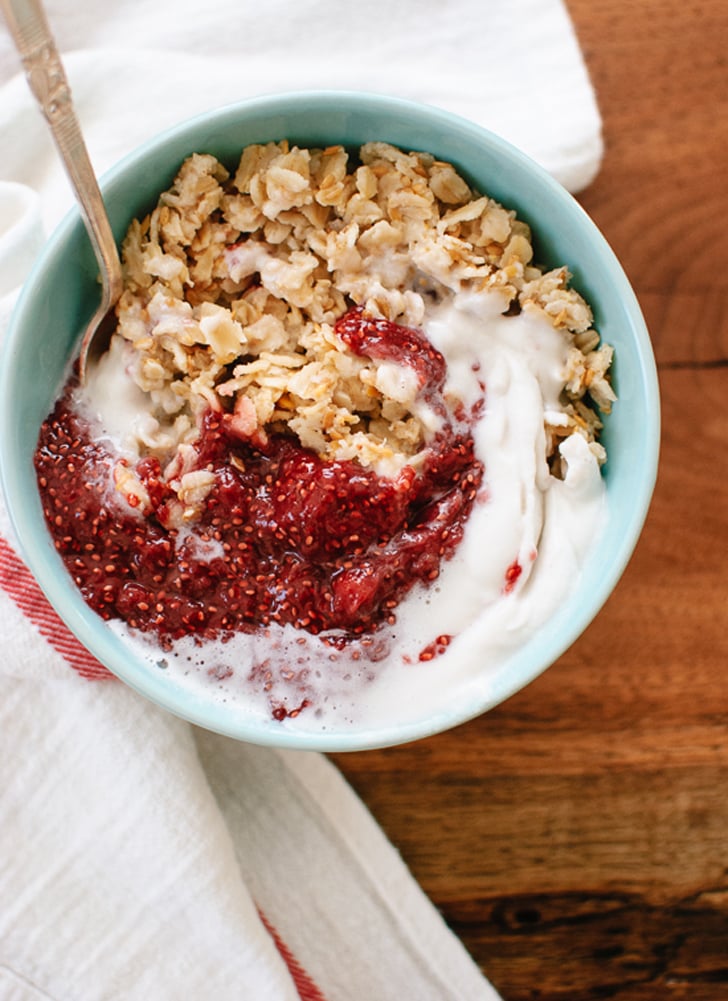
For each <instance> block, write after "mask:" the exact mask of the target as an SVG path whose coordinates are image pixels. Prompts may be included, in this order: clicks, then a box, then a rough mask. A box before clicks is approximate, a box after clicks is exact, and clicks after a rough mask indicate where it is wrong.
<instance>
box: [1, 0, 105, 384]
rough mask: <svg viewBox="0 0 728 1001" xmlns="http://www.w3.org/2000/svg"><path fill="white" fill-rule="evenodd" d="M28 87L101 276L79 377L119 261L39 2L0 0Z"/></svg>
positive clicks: (95, 343)
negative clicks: (65, 176)
mask: <svg viewBox="0 0 728 1001" xmlns="http://www.w3.org/2000/svg"><path fill="white" fill-rule="evenodd" d="M0 7H1V8H2V10H3V13H4V15H5V18H6V20H7V23H8V27H9V29H10V33H11V34H12V36H13V39H14V41H15V46H16V48H17V50H18V52H19V54H20V58H21V60H22V62H23V66H24V68H25V75H26V77H27V79H28V83H29V85H30V89H31V90H32V91H33V94H34V95H35V97H36V100H37V101H38V104H39V106H40V109H41V111H42V112H43V115H44V116H45V118H46V121H47V122H48V124H49V126H50V129H51V133H52V135H53V139H54V141H55V144H56V147H57V149H58V152H59V153H60V155H61V159H62V161H63V165H64V167H65V168H66V172H67V174H68V177H69V179H70V181H71V185H72V187H73V191H74V194H75V196H76V199H77V201H78V204H79V207H80V209H81V215H82V216H83V221H84V223H85V224H86V229H87V231H88V235H89V237H90V239H91V244H92V246H93V250H94V253H95V255H96V259H97V261H98V264H99V268H100V272H101V302H100V303H99V306H98V309H97V310H96V312H95V313H94V315H93V316H92V318H91V320H90V322H89V324H88V326H87V327H86V330H85V331H84V334H83V338H82V340H81V351H80V355H79V377H80V379H81V382H84V380H85V378H86V371H87V364H88V362H89V359H90V357H91V356H92V354H97V353H100V351H101V350H102V349H103V347H104V346H105V344H104V338H103V337H101V336H99V337H98V338H97V336H96V335H97V332H99V333H102V332H103V333H105V334H108V327H109V324H108V322H107V321H108V319H109V317H110V314H111V312H112V310H113V307H114V306H115V305H116V302H117V300H118V298H119V296H120V295H121V289H122V280H121V263H120V261H119V253H118V251H117V249H116V242H115V240H114V235H113V233H112V232H111V226H110V224H109V218H108V216H107V214H106V209H105V207H104V202H103V199H102V197H101V192H100V190H99V186H98V183H97V181H96V176H95V174H94V170H93V167H92V166H91V161H90V159H89V155H88V151H87V149H86V144H85V143H84V140H83V135H82V133H81V127H80V125H79V123H78V119H77V117H76V112H75V111H74V108H73V103H72V100H71V90H70V88H69V86H68V81H67V79H66V74H65V72H64V69H63V64H62V63H61V57H60V55H59V54H58V49H57V48H56V43H55V41H54V39H53V35H52V34H51V31H50V28H49V27H48V22H47V20H46V16H45V12H44V11H43V7H42V6H41V3H40V0H0Z"/></svg>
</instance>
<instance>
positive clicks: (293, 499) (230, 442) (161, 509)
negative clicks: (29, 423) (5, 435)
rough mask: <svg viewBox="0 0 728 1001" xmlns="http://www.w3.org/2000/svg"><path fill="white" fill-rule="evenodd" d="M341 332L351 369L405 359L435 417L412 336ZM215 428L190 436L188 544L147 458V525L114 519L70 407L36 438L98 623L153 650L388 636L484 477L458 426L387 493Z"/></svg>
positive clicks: (283, 447) (271, 440) (384, 325)
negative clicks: (194, 494) (301, 635)
mask: <svg viewBox="0 0 728 1001" xmlns="http://www.w3.org/2000/svg"><path fill="white" fill-rule="evenodd" d="M336 329H337V333H339V335H340V336H341V338H342V340H343V341H344V342H345V343H347V345H348V346H349V347H350V348H351V350H353V351H354V352H355V353H357V354H367V355H369V356H373V357H378V358H390V357H393V356H397V357H401V358H402V359H403V360H404V362H405V363H406V364H407V365H409V366H411V367H412V369H413V370H414V371H415V373H416V375H417V379H418V383H419V386H420V391H421V393H422V395H423V396H424V397H425V398H426V399H427V400H428V402H429V405H430V406H431V407H432V409H433V410H434V411H436V412H440V413H443V414H444V413H446V407H445V405H444V402H443V401H442V398H441V393H442V386H443V382H444V378H445V363H444V359H443V357H442V355H441V354H440V353H439V352H437V351H435V350H434V348H432V346H431V345H430V344H429V343H428V342H427V340H426V339H425V338H424V337H423V336H422V334H421V333H420V332H418V331H416V330H412V329H409V328H405V327H403V326H401V325H397V324H393V323H390V322H388V321H384V320H381V319H374V318H371V317H367V316H366V315H365V314H364V313H363V312H362V311H361V310H359V309H355V310H351V311H350V312H348V313H347V314H346V315H345V316H344V317H342V318H341V320H340V321H339V323H338V324H337V328H336ZM226 416H227V415H226V414H225V413H215V412H213V411H211V410H208V411H206V412H205V413H204V414H203V415H202V417H201V420H200V428H199V438H198V439H197V441H196V442H195V444H194V448H195V451H196V453H197V460H196V468H199V469H204V470H206V471H211V472H213V473H214V477H215V483H214V486H213V487H212V489H211V490H210V492H209V493H208V495H207V498H206V501H205V505H204V510H203V511H202V513H201V515H200V517H199V518H198V520H197V521H196V523H195V525H194V532H193V533H192V532H190V531H188V530H187V529H185V528H181V529H180V528H176V527H171V526H170V519H169V505H170V501H171V500H172V498H173V493H172V490H171V488H170V486H169V484H168V483H167V482H166V481H165V478H164V475H163V472H162V467H161V464H160V461H159V459H158V458H155V457H145V458H142V459H140V460H139V462H138V463H137V464H136V468H135V472H136V474H137V476H138V477H139V479H140V480H141V482H142V483H143V484H144V486H145V488H146V491H147V493H148V496H149V499H150V504H149V508H150V509H149V510H148V511H147V512H146V513H145V515H144V516H143V517H140V515H139V513H138V512H137V511H136V510H135V509H134V507H133V506H132V505H131V504H129V505H128V510H127V512H126V513H125V512H124V511H123V509H121V508H120V505H119V504H118V503H116V504H114V505H110V504H109V500H108V486H107V484H106V482H105V479H104V478H103V477H101V476H99V469H100V468H104V467H106V468H107V469H108V468H110V467H111V465H112V463H113V461H114V460H113V456H111V455H110V454H109V453H108V452H107V451H106V450H105V449H104V447H103V445H102V444H99V443H98V442H94V441H92V440H91V439H90V437H89V428H88V426H87V425H86V424H85V422H84V420H83V419H82V418H81V417H79V416H78V414H77V413H75V412H74V410H73V407H72V404H71V401H70V393H69V392H67V393H66V394H65V395H64V397H63V398H62V399H61V400H60V401H59V403H58V405H57V406H56V409H55V411H54V413H53V414H52V416H51V417H50V418H49V419H48V420H47V421H46V422H45V423H44V424H43V427H42V429H41V434H40V440H39V443H38V449H37V452H36V457H35V463H36V469H37V475H38V482H39V485H40V489H41V494H42V498H43V505H44V512H45V516H46V520H47V522H48V525H49V528H50V530H51V532H52V534H53V537H54V540H55V544H56V548H57V549H58V551H59V553H60V554H61V556H62V558H63V560H64V562H65V564H66V566H67V567H68V570H69V572H70V573H71V575H72V577H73V579H74V581H75V582H76V584H77V586H78V587H79V589H80V590H81V593H82V594H83V596H84V598H85V600H86V601H87V602H88V604H89V605H90V606H91V607H92V608H94V609H95V610H96V611H97V612H98V613H99V614H100V615H102V616H103V617H104V618H107V619H108V618H112V617H115V618H121V619H123V620H124V621H125V622H127V623H128V624H129V625H130V626H131V627H132V628H135V629H139V630H142V631H146V632H148V631H151V632H154V633H156V635H157V636H158V637H159V639H160V640H161V641H162V642H163V643H166V642H169V641H171V640H176V639H179V638H181V637H182V636H185V635H190V634H194V635H198V636H200V637H212V636H217V635H219V634H220V633H227V632H235V631H238V630H244V631H251V630H256V629H258V628H259V627H261V626H268V625H269V624H270V623H271V622H275V623H279V624H290V625H292V626H294V627H296V628H298V629H305V630H307V631H308V632H310V633H313V634H318V633H321V632H331V631H333V630H336V631H337V642H339V643H340V642H342V641H345V640H346V638H347V636H348V637H351V636H359V635H362V634H364V633H367V632H371V631H372V630H374V629H375V628H376V627H377V626H378V625H379V624H380V623H382V622H383V621H388V622H389V623H390V624H391V623H392V622H393V621H394V610H395V608H396V606H397V604H398V602H399V600H400V599H401V598H402V596H403V595H404V594H405V593H406V592H407V591H408V590H409V589H410V588H411V587H412V586H413V585H414V584H415V583H417V582H423V583H429V582H432V581H433V580H435V579H436V578H437V577H438V575H439V571H440V563H441V561H442V560H443V559H447V558H448V557H449V556H451V555H452V553H453V552H454V550H455V548H456V547H457V545H458V543H459V542H460V540H461V538H462V533H463V526H464V523H465V521H466V519H467V517H468V514H469V512H470V509H471V507H472V504H473V501H474V499H475V497H476V494H477V491H478V488H479V486H480V483H481V480H482V475H483V468H482V464H481V463H480V462H479V461H478V460H477V459H476V458H475V456H474V452H473V439H472V435H471V434H470V431H469V427H468V422H467V421H456V422H454V423H453V422H447V423H445V424H444V426H443V429H442V430H441V431H440V432H439V433H438V434H437V436H436V437H435V438H434V440H433V442H432V444H431V445H430V447H429V449H428V451H427V455H426V457H425V459H424V461H423V463H422V466H421V468H420V470H419V471H417V472H415V470H414V469H413V468H412V467H411V466H404V467H403V469H402V470H401V472H400V473H399V474H398V475H397V476H396V477H395V478H385V477H382V476H379V475H377V474H376V473H375V472H374V471H372V470H370V469H365V468H363V467H361V466H360V465H359V464H358V463H356V462H354V461H327V460H323V459H321V458H320V457H319V456H318V455H316V454H315V453H314V452H312V451H311V450H309V449H305V448H303V447H302V446H301V445H300V444H299V443H298V442H297V441H296V440H295V439H293V438H292V437H291V436H285V435H280V434H278V435H267V436H266V437H265V439H264V440H258V441H257V442H255V443H253V442H251V441H245V440H241V439H240V437H238V436H237V435H236V433H235V431H234V424H231V423H230V422H229V421H226V419H225V418H226ZM132 499H133V498H132Z"/></svg>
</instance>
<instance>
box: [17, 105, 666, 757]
mask: <svg viewBox="0 0 728 1001" xmlns="http://www.w3.org/2000/svg"><path fill="white" fill-rule="evenodd" d="M283 138H287V139H289V140H290V141H291V142H295V143H298V144H300V145H307V146H326V145H330V144H332V143H343V144H344V145H346V146H351V147H356V146H359V145H361V144H362V143H364V142H368V141H372V140H383V141H387V142H391V143H394V144H396V145H398V146H400V147H402V148H405V149H415V150H427V151H429V152H431V153H434V154H435V155H436V156H438V157H440V158H442V159H446V160H449V161H451V162H452V163H454V164H455V165H456V167H457V168H458V169H459V170H460V171H461V172H462V174H463V175H464V176H465V177H466V178H467V179H468V180H469V182H470V183H471V184H472V185H473V186H474V187H475V188H476V189H478V190H480V191H482V192H485V193H487V194H489V195H491V196H492V197H494V198H495V199H496V200H498V201H501V202H502V203H503V204H504V205H506V206H508V207H509V208H513V209H515V210H516V211H517V212H518V214H519V216H520V217H521V218H523V219H524V220H525V221H527V222H529V223H530V224H531V225H532V229H533V232H534V244H535V248H536V259H537V261H538V263H540V264H544V265H546V266H557V265H562V264H566V265H567V266H568V267H569V269H570V270H571V271H572V273H573V275H574V280H573V284H574V286H575V287H576V288H578V289H579V291H580V292H581V293H582V294H583V295H584V296H585V298H586V299H587V300H588V301H589V302H590V303H591V305H592V307H593V309H594V313H595V324H596V326H597V329H598V330H599V331H600V333H601V335H602V337H603V339H604V340H605V341H607V342H609V343H611V344H613V345H614V347H615V351H616V362H615V367H614V372H615V388H616V391H617V394H618V397H619V402H618V403H617V405H616V406H615V407H614V410H613V413H612V414H611V415H610V416H609V417H608V418H607V420H606V425H605V430H604V435H603V441H604V444H605V446H606V448H607V451H608V453H609V456H610V458H609V461H608V463H607V465H606V467H605V470H604V475H605V478H606V483H607V490H608V501H609V518H608V523H607V525H606V528H605V530H604V532H603V534H602V536H601V537H600V539H599V541H598V544H597V545H596V547H595V549H594V551H593V553H592V555H591V557H590V559H589V561H588V563H587V565H586V567H585V569H584V575H583V579H582V582H581V586H580V589H579V597H578V600H575V601H570V602H567V603H566V605H565V606H564V608H563V609H562V612H560V613H559V614H558V615H557V616H555V617H554V618H553V619H552V620H551V621H550V622H549V623H548V624H547V625H546V627H545V628H544V629H543V630H542V631H541V632H540V633H539V635H538V637H536V638H535V639H534V641H532V642H531V643H529V644H528V645H527V646H525V647H524V648H523V649H522V650H520V651H519V652H518V653H517V654H516V655H514V657H513V658H512V659H511V661H509V663H508V665H507V670H503V671H501V672H500V673H499V674H498V675H497V676H496V677H494V678H493V679H492V683H491V684H489V686H488V688H487V694H480V695H478V696H476V698H475V700H474V701H469V700H467V699H466V700H463V699H455V700H454V701H453V704H452V705H446V706H443V707H441V709H440V711H439V712H438V715H437V716H436V717H432V716H430V717H428V718H427V719H423V720H421V721H418V722H417V723H416V724H412V725H408V726H407V727H395V728H388V729H385V730H372V731H367V732H364V733H362V732H356V733H347V732H345V731H343V730H342V731H341V732H339V733H335V732H331V733H326V734H321V735H319V736H311V735H301V734H295V733H290V732H288V731H286V730H285V729H284V728H282V727H280V725H278V724H276V725H275V726H274V727H271V726H268V725H261V724H260V722H259V721H257V722H256V721H255V720H251V719H248V718H246V716H245V715H244V714H242V713H241V712H240V710H239V709H238V710H236V711H232V710H230V709H226V708H225V707H224V706H221V705H219V704H217V705H211V704H205V703H204V702H201V701H200V700H198V699H196V698H194V697H192V696H190V695H189V693H187V692H185V690H183V689H181V688H177V687H175V686H174V685H171V684H170V681H169V679H167V678H165V677H164V676H163V675H162V676H158V675H155V674H153V673H151V672H150V671H149V669H148V668H147V667H145V666H144V665H143V664H141V663H136V662H135V661H134V660H133V659H132V658H130V657H129V654H128V651H126V649H125V648H124V647H122V646H121V644H120V642H119V641H118V640H117V639H115V638H114V637H113V636H112V635H111V633H110V631H109V630H108V628H107V627H106V626H105V625H104V624H103V623H102V621H101V620H100V619H99V618H98V617H97V616H96V615H95V614H94V613H92V612H91V611H90V610H89V609H88V608H87V606H86V605H85V603H84V602H83V601H82V599H81V598H80V595H78V594H77V593H76V591H75V590H74V589H73V588H72V587H69V586H68V578H67V576H66V574H65V570H64V569H63V567H62V565H61V563H60V560H59V559H58V557H57V554H56V553H55V550H54V548H53V545H52V543H51V541H50V538H49V536H48V534H47V532H46V530H45V527H44V522H43V516H42V511H41V505H40V499H39V496H38V491H37V487H36V482H35V475H34V471H33V467H32V454H33V451H34V448H35V444H36V440H37V435H38V430H39V427H40V424H41V422H42V421H43V419H44V418H45V417H46V416H47V414H48V413H49V411H50V410H51V409H52V405H53V402H54V400H55V398H56V396H57V394H58V392H59V390H60V387H61V385H62V384H63V382H64V380H65V378H66V375H67V372H68V365H69V359H70V358H71V357H72V356H73V354H74V351H75V346H76V342H77V339H78V336H79V334H80V331H81V330H82V328H83V326H84V324H85V322H86V321H87V319H88V317H89V316H90V315H91V313H92V312H93V309H94V308H95V305H96V304H97V301H98V284H97V266H96V262H95V259H94V257H93V254H92V251H91V248H90V244H89V241H88V238H87V236H86V232H85V229H84V227H83V225H82V223H81V220H80V217H79V215H78V213H77V212H76V211H75V210H74V211H73V212H71V213H70V215H69V216H68V217H67V218H66V219H65V220H64V222H63V223H62V224H61V226H60V227H59V228H58V230H57V231H56V232H55V233H54V234H53V236H52V238H51V239H50V241H49V243H48V244H47V246H46V249H45V252H44V254H43V255H42V257H41V259H40V260H39V262H38V264H37V265H36V267H35V269H34V271H33V272H32V274H31V276H30V278H29V280H28V282H27V283H26V286H25V288H24V290H23V293H22V295H21V298H20V301H19V303H18V306H17V308H16V311H15V314H14V317H13V320H12V322H11V327H10V330H9V332H8V335H7V338H6V342H5V349H4V352H3V356H2V359H0V443H1V445H0V448H1V452H0V473H1V475H2V480H3V485H4V490H5V494H6V498H7V502H8V507H9V510H10V513H11V517H12V519H13V523H14V527H15V529H16V532H17V535H18V538H19V541H20V544H21V547H22V554H23V557H24V558H25V560H26V561H27V563H28V565H29V567H30V569H31V570H32V571H33V573H34V575H35V576H36V578H37V579H38V581H39V583H40V584H41V586H42V587H43V589H44V591H45V593H46V595H47V597H48V598H49V600H50V601H51V603H52V604H53V605H54V606H55V608H56V609H57V611H58V612H59V614H60V615H61V617H62V618H63V619H64V621H65V622H66V624H67V625H68V626H69V627H70V628H71V629H72V630H73V631H74V632H75V633H76V634H77V635H78V636H79V638H80V639H81V640H82V641H83V642H84V643H85V645H86V646H87V647H88V648H89V649H91V651H92V652H93V653H94V654H95V655H96V656H97V657H98V658H99V659H100V660H101V661H102V662H104V663H105V664H106V665H107V666H109V667H110V668H111V670H113V671H114V672H115V673H116V674H117V675H119V676H120V677H121V678H123V679H124V680H125V681H126V682H127V683H128V684H130V685H131V686H132V687H134V688H136V689H137V690H139V691H141V692H142V693H143V694H145V695H146V696H148V697H149V698H151V699H153V700H154V701H156V702H158V703H160V704H162V705H164V706H166V708H168V709H170V710H171V711H173V712H175V713H177V714H179V715H181V716H183V717H184V718H187V719H190V720H192V721H193V722H196V723H198V724H200V725H203V726H206V727H208V728H210V729H212V730H217V731H219V732H223V733H227V734H229V735H231V736H234V737H238V738H242V739H248V740H251V741H255V742H259V743H269V744H278V745H281V746H305V747H307V748H319V749H323V750H334V749H337V750H338V749H354V748H363V747H372V746H384V745H386V744H393V743H398V742H402V741H405V740H411V739H414V738H416V737H420V736H424V735H427V734H430V733H434V732H437V731H439V730H442V729H444V728H446V727H449V726H452V725H455V724H457V723H460V722H463V721H464V720H466V719H468V718H471V717H472V716H475V715H477V714H478V713H480V712H482V711H484V710H486V709H488V708H490V707H491V706H493V705H495V704H497V703H498V702H500V701H502V700H503V699H504V698H506V697H508V696H509V695H511V694H513V693H514V692H515V691H517V690H518V689H519V688H521V687H523V685H525V684H526V683H527V682H529V681H530V680H532V679H533V678H534V677H535V676H536V675H537V674H539V673H540V672H541V671H542V670H544V669H545V668H546V667H548V666H549V664H551V663H553V661H554V660H556V659H557V658H558V657H559V656H560V655H561V653H563V651H564V650H565V649H566V648H567V647H568V646H570V645H571V643H572V642H573V641H574V640H575V639H576V637H577V636H578V635H579V634H580V633H581V632H582V631H583V630H584V628H585V627H586V626H587V625H588V623H589V622H590V621H591V619H592V618H593V617H594V615H596V613H597V612H598V610H599V609H600V608H601V606H602V605H603V603H604V602H605V601H606V599H607V597H608V596H609V594H610V592H611V591H612V589H613V588H614V585H615V584H616V583H617V580H618V579H619V577H620V575H621V573H622V571H623V569H624V567H625V565H626V563H627V562H628V560H629V557H630V555H631V553H632V550H633V548H634V546H635V544H636V541H637V538H638V536H639V533H640V530H641V527H642V524H643V521H644V518H645V515H646V512H647V508H648V505H649V501H650V498H651V494H652V490H653V486H654V480H655V475H656V467H657V453H658V441H659V396H658V387H657V377H656V372H655V365H654V359H653V356H652V349H651V345H650V340H649V336H648V334H647V331H646V328H645V325H644V321H643V319H642V315H641V313H640V310H639V307H638V305H637V302H636V299H635V296H634V294H633V292H632V290H631V288H630V286H629V283H628V281H627V279H626V277H625V275H624V273H623V271H622V269H621V267H620V265H619V263H618V262H617V260H616V258H615V257H614V255H613V253H612V251H611V250H610V248H609V246H608V245H607V243H606V242H605V240H604V239H603V237H602V236H601V235H600V233H599V232H598V230H597V229H596V227H595V226H594V225H593V223H592V222H591V221H590V220H589V218H588V217H587V216H586V214H585V213H584V212H583V210H582V209H581V208H580V206H579V205H578V204H577V203H576V201H575V200H574V199H573V198H572V197H571V196H570V195H569V194H568V193H567V192H565V191H564V189H563V188H562V187H561V186H560V185H558V184H557V183H556V182H555V181H554V180H553V179H552V178H551V177H550V176H549V175H548V174H546V173H545V172H544V171H543V170H541V169H540V168H538V167H537V166H536V165H534V164H533V163H532V162H531V161H530V160H529V159H528V158H526V157H525V156H524V155H522V154H521V153H519V152H518V151H517V150H515V149H513V148H512V147H510V146H509V145H508V144H506V143H505V142H503V141H502V140H500V139H498V138H497V137H495V136H492V135H491V134H489V133H487V132H485V131H484V130H483V129H481V128H479V127H478V126H475V125H473V124H471V123H469V122H466V121H464V120H460V119H457V118H454V117H453V116H451V115H449V114H446V113H444V112H439V111H437V110H434V109H431V108H426V107H420V106H417V105H413V104H411V103H409V102H404V101H399V100H393V99H389V98H384V97H375V96H370V95H361V94H328V93H318V94H298V95H294V96H281V97H273V98H266V99H259V100H255V101H250V102H245V103H244V104H241V105H236V106H230V107H227V108H222V109H220V110H219V111H216V112H213V113H210V114H208V115H205V116H203V117H200V118H197V119H193V120H192V121H190V122H187V123H185V124H183V125H181V126H179V127H177V128H176V129H173V130H172V131H170V132H167V133H165V134H163V135H161V136H160V137H158V138H157V139H155V140H153V141H152V142H150V143H148V144H146V145H145V146H144V147H142V148H141V149H140V150H138V151H136V152H135V153H133V154H131V155H130V156H129V157H127V158H126V159H125V160H123V161H122V162H121V163H120V164H119V165H117V166H116V167H115V168H114V169H113V170H111V171H110V172H109V173H108V174H107V175H105V177H104V178H102V182H101V186H102V190H103V192H104V197H105V201H106V204H107V208H108V211H109V216H110V220H111V224H112V228H113V230H114V233H115V235H116V237H117V239H118V240H120V239H121V238H122V237H123V235H124V232H125V231H126V228H127V226H128V224H129V222H130V221H131V219H132V218H134V217H136V216H139V215H141V214H144V213H145V212H146V211H148V210H149V209H150V208H151V207H152V206H153V205H154V203H155V202H156V198H157V196H158V194H159V192H160V191H162V190H164V189H165V188H166V187H168V186H169V184H170V183H171V181H172V180H173V178H174V176H175V174H176V172H177V170H178V168H179V165H180V164H181V162H182V160H183V159H184V158H185V157H186V156H187V155H189V154H190V153H192V152H210V153H213V154H215V155H216V156H217V157H218V158H219V159H221V160H222V161H223V162H224V163H226V164H228V165H229V166H231V167H234V165H235V164H236V162H237V160H238V158H239V154H240V150H241V149H242V148H243V147H244V146H245V145H247V144H249V143H252V142H268V141H272V140H280V139H283ZM160 674H161V673H160Z"/></svg>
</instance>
